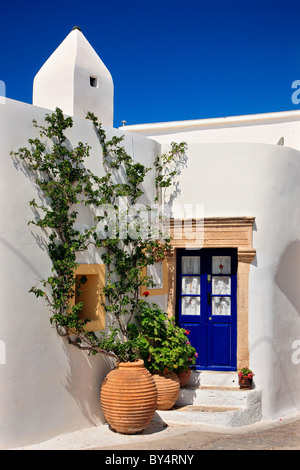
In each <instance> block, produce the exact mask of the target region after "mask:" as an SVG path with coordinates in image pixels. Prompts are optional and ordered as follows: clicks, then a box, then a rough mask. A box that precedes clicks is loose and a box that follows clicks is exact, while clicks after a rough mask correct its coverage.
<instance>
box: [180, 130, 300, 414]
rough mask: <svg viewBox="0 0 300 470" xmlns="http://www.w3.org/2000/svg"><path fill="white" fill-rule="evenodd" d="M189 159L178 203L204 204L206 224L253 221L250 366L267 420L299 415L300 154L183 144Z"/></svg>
mask: <svg viewBox="0 0 300 470" xmlns="http://www.w3.org/2000/svg"><path fill="white" fill-rule="evenodd" d="M172 137H174V136H172ZM187 156H188V159H187V163H186V165H187V167H186V168H185V169H183V170H182V173H181V175H180V176H179V177H178V181H179V187H180V189H181V192H180V194H179V196H178V198H177V199H176V202H177V203H181V204H187V203H189V204H192V203H193V204H196V203H199V204H204V216H205V217H217V216H231V217H234V216H254V217H255V227H254V233H253V246H254V248H255V249H256V257H255V259H254V261H253V262H252V264H251V269H250V286H249V288H250V291H249V347H250V367H251V368H252V369H253V371H254V372H255V374H256V375H255V382H256V384H257V385H258V386H259V387H260V388H261V389H262V390H263V416H264V417H265V418H273V417H276V416H282V415H283V414H286V413H289V412H294V411H295V410H298V409H299V410H300V364H299V365H297V364H293V362H292V355H293V353H295V349H293V348H292V344H293V342H294V341H295V340H300V297H299V279H300V276H299V274H300V272H299V271H300V210H299V201H300V183H299V182H300V152H298V151H296V150H293V149H289V148H285V147H281V146H272V145H267V144H229V143H225V144H224V143H222V144H221V143H220V144H195V143H188V152H187ZM299 343H300V341H299ZM298 349H299V346H298Z"/></svg>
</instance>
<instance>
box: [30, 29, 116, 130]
mask: <svg viewBox="0 0 300 470" xmlns="http://www.w3.org/2000/svg"><path fill="white" fill-rule="evenodd" d="M91 80H92V85H91ZM113 97H114V86H113V80H112V77H111V75H110V72H109V71H108V69H107V68H106V66H105V65H104V63H103V62H102V60H101V59H100V57H99V56H98V55H97V53H96V52H95V50H94V49H93V48H92V46H91V45H90V44H89V42H88V41H87V39H86V38H85V36H84V35H83V34H82V32H81V31H79V30H78V29H74V30H72V31H71V32H70V33H69V35H68V36H67V37H66V38H65V40H64V41H63V42H62V43H61V44H60V45H59V47H58V48H57V49H56V50H55V51H54V52H53V54H52V55H51V56H50V57H49V59H48V60H47V61H46V62H45V63H44V65H43V66H42V67H41V69H40V70H39V71H38V73H37V74H36V76H35V78H34V83H33V104H34V105H35V106H40V107H42V108H47V109H52V110H55V108H56V107H59V108H61V109H62V110H63V111H64V113H66V114H69V115H71V116H76V117H80V118H85V116H86V113H87V112H88V111H91V112H93V113H94V114H95V115H96V116H98V118H99V121H100V122H102V124H103V125H107V126H110V127H112V126H113Z"/></svg>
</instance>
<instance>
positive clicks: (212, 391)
mask: <svg viewBox="0 0 300 470" xmlns="http://www.w3.org/2000/svg"><path fill="white" fill-rule="evenodd" d="M249 391H251V390H242V389H240V388H237V387H212V386H203V387H192V386H187V387H184V388H181V389H180V392H179V396H178V399H177V401H176V405H177V406H185V405H199V406H230V407H241V406H244V404H245V402H246V400H247V397H248V393H249Z"/></svg>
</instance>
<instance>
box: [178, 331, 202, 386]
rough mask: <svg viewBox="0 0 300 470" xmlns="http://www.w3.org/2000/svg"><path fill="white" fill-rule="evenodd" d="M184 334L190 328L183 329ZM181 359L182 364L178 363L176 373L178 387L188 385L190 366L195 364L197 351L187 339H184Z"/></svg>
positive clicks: (188, 332)
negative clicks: (178, 382)
mask: <svg viewBox="0 0 300 470" xmlns="http://www.w3.org/2000/svg"><path fill="white" fill-rule="evenodd" d="M184 334H185V335H189V334H190V330H184ZM181 357H182V359H184V361H185V362H184V364H183V365H179V366H178V368H177V371H176V373H177V375H178V378H179V381H180V387H185V386H186V385H188V383H189V380H190V377H191V366H192V365H194V364H195V362H196V358H197V357H198V353H197V352H196V350H195V348H193V347H192V345H191V343H190V341H189V340H187V341H186V344H185V345H184V348H183V351H182V356H181Z"/></svg>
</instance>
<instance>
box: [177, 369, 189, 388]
mask: <svg viewBox="0 0 300 470" xmlns="http://www.w3.org/2000/svg"><path fill="white" fill-rule="evenodd" d="M191 373H192V371H191V369H190V368H188V369H186V370H181V371H180V372H177V377H178V378H179V382H180V387H181V388H182V387H186V386H187V384H188V383H189V380H190V378H191Z"/></svg>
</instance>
